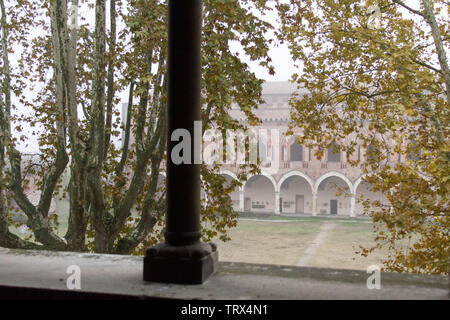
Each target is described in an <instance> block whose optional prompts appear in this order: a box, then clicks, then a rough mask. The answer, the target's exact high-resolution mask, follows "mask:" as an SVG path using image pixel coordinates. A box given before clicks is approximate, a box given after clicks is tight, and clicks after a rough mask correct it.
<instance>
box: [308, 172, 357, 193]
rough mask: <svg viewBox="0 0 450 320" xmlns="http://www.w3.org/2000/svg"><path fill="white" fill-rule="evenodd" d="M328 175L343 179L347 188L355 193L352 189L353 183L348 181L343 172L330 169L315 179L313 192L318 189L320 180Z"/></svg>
mask: <svg viewBox="0 0 450 320" xmlns="http://www.w3.org/2000/svg"><path fill="white" fill-rule="evenodd" d="M329 177H337V178H341V179H342V180H344V181H345V183H346V184H347V185H348V188H349V190H350V192H351V193H355V192H354V189H353V184H352V182H351V181H350V179H349V178H347V177H346V176H345V175H344V174H342V173H340V172H337V171H330V172H327V173H325V174H323V175H322V176H321V177H320V178H319V179H317V180H316V183H315V185H314V193H317V190H318V189H319V185H320V183H321V182H322V181H324V180H325V179H326V178H329Z"/></svg>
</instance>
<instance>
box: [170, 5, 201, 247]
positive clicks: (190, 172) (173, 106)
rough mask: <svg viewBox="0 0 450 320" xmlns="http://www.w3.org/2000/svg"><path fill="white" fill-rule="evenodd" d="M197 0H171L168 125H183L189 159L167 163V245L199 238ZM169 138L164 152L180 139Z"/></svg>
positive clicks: (199, 8)
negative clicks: (187, 140) (187, 133)
mask: <svg viewBox="0 0 450 320" xmlns="http://www.w3.org/2000/svg"><path fill="white" fill-rule="evenodd" d="M201 12H202V10H201V1H200V0H171V1H169V56H168V72H169V79H168V80H169V96H168V121H169V122H168V129H169V134H170V135H171V134H172V133H173V132H174V131H175V130H176V129H179V128H183V129H187V130H188V131H189V133H190V137H191V164H178V165H177V164H175V163H174V161H168V162H167V215H166V232H165V239H166V241H167V243H168V244H171V245H187V244H192V243H195V242H197V241H199V239H200V236H201V234H200V165H199V164H194V159H193V157H194V121H200V80H201V69H200V68H201V66H200V63H201V61H200V45H201V23H202V19H201ZM170 135H169V139H167V141H168V143H167V156H168V157H170V156H171V154H172V149H173V147H174V146H175V145H177V144H178V143H179V142H178V141H171V140H172V139H170Z"/></svg>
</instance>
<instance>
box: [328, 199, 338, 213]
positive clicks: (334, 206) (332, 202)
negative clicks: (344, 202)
mask: <svg viewBox="0 0 450 320" xmlns="http://www.w3.org/2000/svg"><path fill="white" fill-rule="evenodd" d="M337 207H338V202H337V200H330V214H333V215H334V214H337Z"/></svg>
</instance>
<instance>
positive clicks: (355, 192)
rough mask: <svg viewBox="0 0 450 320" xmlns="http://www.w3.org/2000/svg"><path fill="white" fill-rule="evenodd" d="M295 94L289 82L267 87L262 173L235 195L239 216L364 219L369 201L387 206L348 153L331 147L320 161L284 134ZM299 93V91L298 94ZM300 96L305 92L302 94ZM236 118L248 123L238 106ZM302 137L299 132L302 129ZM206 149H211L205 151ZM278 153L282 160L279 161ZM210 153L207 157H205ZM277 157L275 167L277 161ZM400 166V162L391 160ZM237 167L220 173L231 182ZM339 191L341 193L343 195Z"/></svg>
mask: <svg viewBox="0 0 450 320" xmlns="http://www.w3.org/2000/svg"><path fill="white" fill-rule="evenodd" d="M295 90H296V88H295V86H294V85H293V84H292V83H290V82H266V83H265V84H264V85H263V93H262V95H263V96H262V98H263V100H264V101H265V103H264V104H262V105H260V106H259V108H258V109H257V110H255V111H254V113H255V115H256V116H257V117H258V118H259V119H260V120H261V124H260V125H259V126H258V127H257V129H258V131H259V132H261V130H262V131H267V134H266V136H267V137H268V138H267V139H266V140H265V141H261V140H259V141H258V155H259V158H260V159H261V160H262V167H261V173H260V174H258V175H255V176H251V177H249V178H248V180H247V181H246V182H245V183H244V185H243V186H242V187H241V188H240V189H239V190H235V191H234V192H233V193H232V195H231V196H232V200H233V207H234V209H235V210H238V211H239V212H254V213H266V214H267V213H273V214H311V215H313V216H315V215H345V216H351V217H355V216H357V215H363V214H364V206H363V205H362V203H360V201H357V200H356V199H360V198H361V195H363V196H364V199H367V198H368V199H370V200H378V201H380V202H381V203H383V204H386V205H388V201H387V199H386V198H385V197H384V196H383V195H382V194H381V193H380V192H373V190H372V187H371V186H370V185H369V184H368V183H367V182H365V181H364V179H363V178H364V176H363V173H362V170H361V168H360V167H352V166H350V165H349V164H348V163H347V159H346V157H345V154H344V153H340V152H336V149H333V148H329V149H328V150H326V151H325V153H324V155H323V157H322V159H321V160H319V159H317V157H315V155H314V150H311V149H309V148H307V147H305V146H302V145H300V144H299V143H298V141H297V138H296V135H295V133H296V131H295V130H294V135H292V136H287V135H285V133H286V131H287V128H288V123H289V121H290V107H289V99H290V98H291V95H292V93H293V92H294V91H295ZM297 92H298V91H297ZM300 94H301V92H300ZM231 116H232V117H233V118H234V119H237V120H239V121H242V122H245V120H246V117H245V115H244V113H243V112H242V111H241V110H240V109H239V108H238V106H234V107H233V109H232V110H231ZM272 131H278V132H280V134H279V139H277V140H278V141H272V139H273V135H271V132H272ZM297 134H298V130H297ZM205 149H206V148H205ZM274 152H278V153H279V154H278V157H276V155H275V157H274ZM365 152H366V150H363V148H362V146H359V147H358V148H357V152H356V153H355V155H354V157H355V159H353V160H357V159H359V160H364V157H365ZM205 154H206V156H208V153H207V152H206V153H205V152H204V157H205ZM274 158H277V159H278V160H277V161H276V165H275V166H274V164H273V163H272V162H273V159H274ZM390 160H392V161H398V157H395V156H393V157H391V159H390ZM237 167H238V165H236V164H233V163H231V164H224V165H222V166H221V174H223V175H224V176H225V177H226V179H227V180H228V181H230V180H231V179H236V178H237V176H236V172H237V171H236V170H237ZM338 190H341V191H339V192H338Z"/></svg>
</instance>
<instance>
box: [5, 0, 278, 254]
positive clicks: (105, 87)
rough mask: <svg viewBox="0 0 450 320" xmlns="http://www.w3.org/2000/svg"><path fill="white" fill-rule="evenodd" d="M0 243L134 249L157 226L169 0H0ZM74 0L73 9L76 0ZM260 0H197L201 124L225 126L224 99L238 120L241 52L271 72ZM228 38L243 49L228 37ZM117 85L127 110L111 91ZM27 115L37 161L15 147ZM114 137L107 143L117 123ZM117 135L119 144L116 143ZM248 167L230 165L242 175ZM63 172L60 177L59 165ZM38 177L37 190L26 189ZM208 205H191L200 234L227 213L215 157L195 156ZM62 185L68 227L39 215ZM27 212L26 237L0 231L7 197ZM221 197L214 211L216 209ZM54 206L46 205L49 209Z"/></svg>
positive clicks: (252, 91) (228, 123) (248, 78)
mask: <svg viewBox="0 0 450 320" xmlns="http://www.w3.org/2000/svg"><path fill="white" fill-rule="evenodd" d="M0 5H1V13H2V20H1V29H2V35H1V41H2V62H1V63H2V65H1V69H2V73H1V89H2V90H1V92H2V95H1V99H0V124H1V139H0V155H1V166H0V168H1V175H0V178H1V181H0V182H1V183H0V187H1V190H0V191H1V194H0V245H2V246H6V247H15V248H43V249H47V250H70V251H94V252H100V253H101V252H107V253H133V252H134V253H139V252H142V250H143V249H144V248H145V247H147V246H148V245H150V244H152V243H155V242H157V241H159V240H160V239H161V231H162V229H163V226H164V219H163V216H164V212H165V194H164V188H160V186H159V184H158V177H159V175H160V171H161V170H164V161H165V157H166V155H165V146H166V139H167V137H166V121H165V110H166V100H167V99H166V94H167V77H166V76H165V75H166V66H167V24H166V20H167V1H158V0H129V1H120V0H109V1H105V0H95V1H93V0H92V1H84V0H82V1H78V0H72V1H70V3H69V2H68V1H66V0H52V1H49V0H46V1H41V0H39V1H33V0H32V1H28V0H27V1H22V0H19V1H7V0H1V1H0ZM74 8H75V9H76V8H78V12H79V15H78V22H77V23H75V22H76V20H77V16H76V11H77V10H74ZM266 10H268V7H266V1H247V0H243V1H226V0H224V1H217V0H205V1H203V38H202V41H203V43H202V97H203V101H202V105H203V107H202V120H203V129H204V130H206V129H208V128H209V127H211V126H215V127H216V128H218V129H226V128H236V127H239V126H242V125H240V124H239V123H237V122H236V121H235V120H233V119H231V117H230V116H229V113H228V112H227V110H229V109H230V108H231V104H232V103H234V102H236V103H237V104H238V105H239V107H240V108H241V109H242V110H243V111H244V112H245V114H246V115H247V117H248V118H249V119H250V121H253V122H255V121H257V119H256V118H255V116H254V115H253V113H252V110H253V109H254V108H255V107H256V106H257V105H258V103H259V102H260V96H261V90H262V87H261V84H262V80H258V79H257V78H256V77H255V75H254V74H253V72H252V71H251V70H250V69H249V66H248V64H247V63H245V62H244V60H243V59H244V58H247V59H250V60H252V61H258V62H259V63H260V64H261V65H262V66H263V67H265V68H267V70H268V71H269V72H273V69H272V66H271V64H270V63H271V60H270V58H269V57H268V50H269V47H268V42H267V40H266V39H265V33H266V32H267V31H268V30H269V29H271V28H272V26H271V25H270V24H268V23H267V22H265V21H263V20H261V19H260V18H258V17H257V16H256V14H255V12H264V11H266ZM232 44H237V45H239V46H240V47H241V48H242V51H243V52H244V53H245V55H244V56H239V54H238V53H236V52H235V51H233V50H232V49H231V45H232ZM122 92H128V104H127V108H126V109H127V113H126V114H124V115H122V114H121V113H120V102H121V99H120V94H121V93H122ZM25 128H31V129H29V130H28V132H32V134H33V135H36V136H37V141H38V144H39V152H38V153H37V156H38V157H39V161H38V163H37V164H36V163H33V164H28V163H26V162H25V161H23V159H22V158H23V157H22V156H23V152H20V151H19V150H18V148H17V146H18V144H19V143H22V145H24V144H26V143H27V141H28V138H29V137H28V136H27V135H26V134H21V132H24V130H25ZM122 131H123V132H124V137H123V143H122V144H121V143H116V142H117V141H118V137H119V136H120V133H121V132H122ZM122 146H123V147H122ZM249 170H250V171H251V170H256V167H255V166H252V167H250V166H246V165H243V166H242V167H241V173H240V174H239V178H240V179H243V178H244V177H245V175H246V173H247V172H248V171H249ZM65 171H68V172H69V176H70V181H69V183H68V186H67V188H66V189H65V190H63V189H64V187H63V186H61V178H62V175H63V173H64V172H65ZM30 175H33V176H37V177H38V178H37V186H38V188H39V190H40V198H39V201H38V203H37V204H33V203H32V202H31V201H30V199H29V198H28V197H27V194H26V192H25V189H26V185H27V180H28V179H29V176H30ZM202 178H203V180H202V182H203V189H204V190H205V193H206V194H207V195H208V205H207V206H206V204H205V203H204V199H203V200H202V201H203V205H202V222H203V223H202V230H203V235H204V240H208V239H210V238H212V237H215V236H219V237H220V238H221V239H223V240H227V239H228V236H227V229H228V228H230V227H232V226H235V225H236V218H237V213H236V212H235V211H233V209H232V206H231V198H230V196H229V194H230V193H231V192H232V191H233V189H234V188H235V187H236V186H237V185H238V184H240V181H233V182H232V183H231V184H225V183H224V182H225V178H224V177H222V176H221V175H219V171H218V167H217V166H215V167H206V166H203V167H202ZM61 192H65V193H67V197H68V199H69V202H70V209H69V210H70V213H69V218H68V229H67V233H66V234H65V235H63V236H61V235H59V234H58V233H57V231H56V229H55V225H56V224H55V221H54V219H55V217H54V216H50V215H49V208H50V204H51V199H52V197H54V196H55V195H56V194H60V193H61ZM11 198H13V199H14V200H15V202H16V203H17V205H18V207H19V208H20V209H21V210H22V211H23V212H24V213H25V215H26V217H27V220H26V221H27V222H26V224H27V227H28V228H29V229H30V230H31V231H32V234H33V239H28V240H23V239H20V238H19V237H17V236H16V235H14V234H13V233H11V232H10V231H9V227H10V226H11V225H13V224H14V221H13V220H12V219H11V215H10V214H9V211H10V209H11V208H10V203H11V201H10V199H11ZM219 208H220V215H218V214H217V211H218V209H219ZM56 218H57V217H56Z"/></svg>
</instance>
